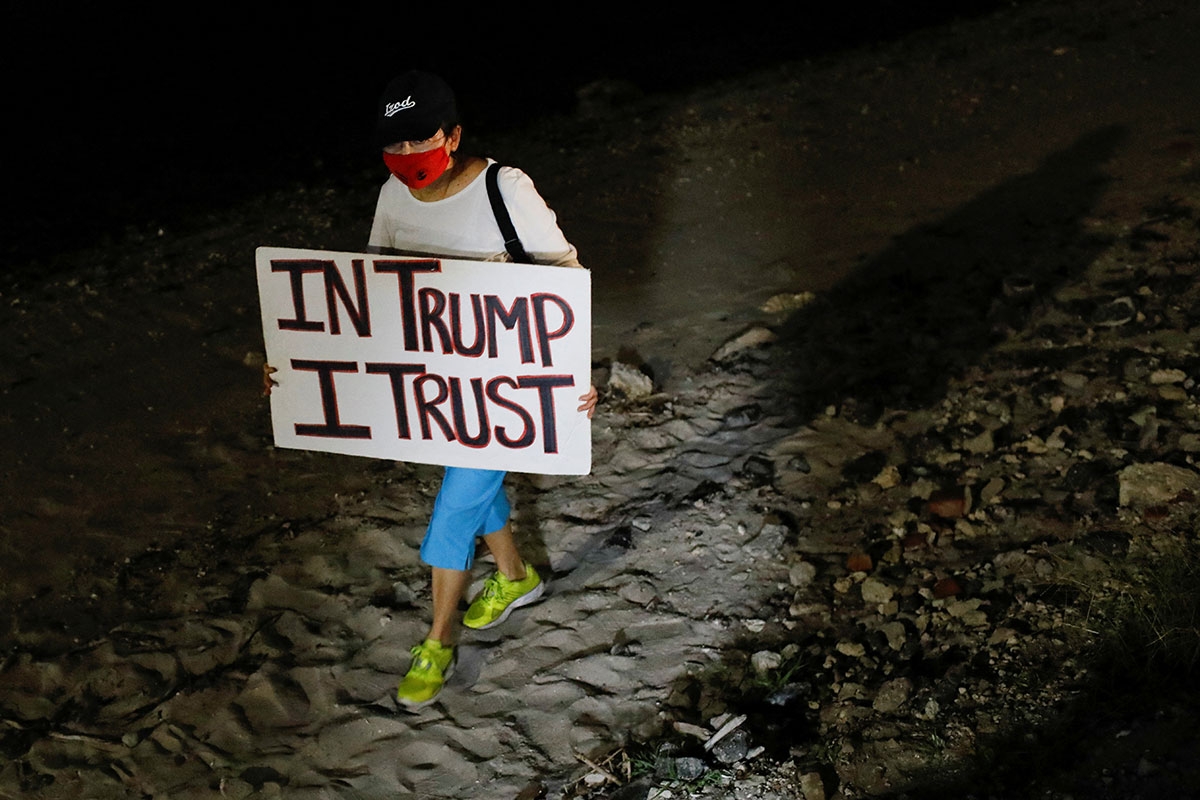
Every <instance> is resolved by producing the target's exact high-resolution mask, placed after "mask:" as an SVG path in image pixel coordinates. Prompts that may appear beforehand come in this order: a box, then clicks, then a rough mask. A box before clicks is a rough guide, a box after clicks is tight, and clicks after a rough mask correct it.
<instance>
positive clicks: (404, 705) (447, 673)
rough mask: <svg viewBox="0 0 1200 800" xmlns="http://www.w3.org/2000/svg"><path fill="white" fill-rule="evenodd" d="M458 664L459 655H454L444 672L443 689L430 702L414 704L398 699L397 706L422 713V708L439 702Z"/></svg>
mask: <svg viewBox="0 0 1200 800" xmlns="http://www.w3.org/2000/svg"><path fill="white" fill-rule="evenodd" d="M457 664H458V653H455V654H454V658H453V659H452V660H451V661H450V663H449V664H447V665H446V669H445V671H443V672H442V688H441V689H438V690H437V694H435V695H434V696H433V697H431V698H429V699H428V700H422V701H420V702H419V703H414V702H411V701H409V700H401V699H400V698H399V697H397V698H396V704H397V705H399V706H400V707H401V708H403V709H404V710H406V711H420V710H421V709H422V708H427V707H428V706H431V705H433V704H434V703H436V702H437V701H438V698H440V697H441V696H442V692H443V691H445V689H446V681H448V680H450V676H451V675H453V674H454V667H455V665H457Z"/></svg>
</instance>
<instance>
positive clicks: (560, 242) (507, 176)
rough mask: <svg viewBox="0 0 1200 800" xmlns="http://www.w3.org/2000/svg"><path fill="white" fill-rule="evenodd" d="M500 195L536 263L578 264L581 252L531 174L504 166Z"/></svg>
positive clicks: (522, 241) (500, 177) (572, 265)
mask: <svg viewBox="0 0 1200 800" xmlns="http://www.w3.org/2000/svg"><path fill="white" fill-rule="evenodd" d="M499 179H500V180H499V184H500V196H501V197H503V198H504V205H505V206H506V207H507V208H508V214H509V216H511V217H512V221H513V226H514V227H515V228H516V229H517V237H518V238H519V239H520V240H521V246H522V247H524V248H525V252H526V253H528V254H529V257H530V259H531V260H532V261H533V262H534V263H535V264H549V265H552V266H557V267H578V266H581V265H580V263H579V253H578V251H576V249H575V247H574V246H573V245H572V244H571V243H570V242H568V241H567V237H566V236H564V235H563V232H562V230H560V229H559V227H558V217H557V216H556V215H555V213H554V212H553V211H551V210H550V207H549V206H547V205H546V201H545V200H543V199H542V196H541V195H540V194H538V191H537V189H536V188H534V185H533V181H532V180H531V179H530V177H529V176H528V175H526V174H525V173H524V172H522V171H521V170H519V169H516V168H514V167H502V168H501V169H500V175H499Z"/></svg>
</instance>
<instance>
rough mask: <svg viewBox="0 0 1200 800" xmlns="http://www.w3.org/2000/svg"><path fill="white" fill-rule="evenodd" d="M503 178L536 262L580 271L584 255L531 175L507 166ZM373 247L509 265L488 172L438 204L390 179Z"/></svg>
mask: <svg viewBox="0 0 1200 800" xmlns="http://www.w3.org/2000/svg"><path fill="white" fill-rule="evenodd" d="M492 163H493V162H492V160H491V159H488V164H489V165H490V164H492ZM497 177H498V178H499V185H500V196H501V197H503V198H504V205H505V206H506V207H507V208H508V213H509V216H511V217H512V221H513V226H514V227H515V228H516V229H517V237H518V238H519V239H520V240H521V245H522V247H524V248H525V252H526V253H528V254H529V257H530V258H531V259H532V260H533V262H534V263H536V264H549V265H555V266H564V267H577V266H579V259H578V253H577V252H576V250H575V248H574V247H573V246H572V245H571V243H570V242H568V241H567V239H566V237H565V236H563V233H562V231H561V230H559V227H558V219H557V217H556V216H555V214H554V212H553V211H551V210H550V208H549V206H547V205H546V201H545V200H543V199H542V196H541V195H540V194H538V192H537V189H535V188H534V186H533V181H532V180H530V179H529V176H528V175H526V174H525V173H524V172H522V171H521V170H519V169H516V168H515V167H501V168H500V174H499V175H498V176H497ZM369 244H370V246H371V247H372V248H388V249H391V250H398V251H400V252H403V253H407V254H412V255H426V256H441V257H443V258H462V259H467V260H471V261H508V260H509V256H508V253H507V251H506V250H505V249H504V236H503V234H501V233H500V227H499V225H497V223H496V216H495V214H493V213H492V206H491V203H490V202H489V201H488V195H487V183H486V170H484V171H483V172H480V173H479V175H477V176H476V177H475V179H474V180H472V181H471V183H470V184H468V185H467V186H466V187H465V188H464V189H462V190H461V191H459V192H458V193H456V194H453V195H451V196H450V197H447V198H444V199H442V200H434V201H432V202H424V201H421V200H418V199H417V198H415V197H413V196H412V193H411V192H409V190H408V187H407V186H405V185H404V184H403V183H401V182H400V180H399V179H398V178H396V177H395V176H390V177H389V178H388V180H387V182H386V183H384V184H383V187H382V188H381V189H380V190H379V201H378V203H377V204H376V206H375V221H374V222H373V223H372V225H371V238H370V240H369Z"/></svg>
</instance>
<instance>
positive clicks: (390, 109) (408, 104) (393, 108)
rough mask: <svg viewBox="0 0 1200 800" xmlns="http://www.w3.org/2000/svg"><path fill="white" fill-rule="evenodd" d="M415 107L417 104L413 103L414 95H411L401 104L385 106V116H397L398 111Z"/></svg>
mask: <svg viewBox="0 0 1200 800" xmlns="http://www.w3.org/2000/svg"><path fill="white" fill-rule="evenodd" d="M415 105H416V103H414V102H413V99H412V95H411V94H410V95H409V96H408V97H406V98H404V99H403V100H401V101H400V102H399V103H388V104H387V105H385V106H384V107H383V115H384V116H385V117H390V116H392V115H393V114H395V113H396V112H397V111H403V110H404V109H406V108H412V107H413V106H415Z"/></svg>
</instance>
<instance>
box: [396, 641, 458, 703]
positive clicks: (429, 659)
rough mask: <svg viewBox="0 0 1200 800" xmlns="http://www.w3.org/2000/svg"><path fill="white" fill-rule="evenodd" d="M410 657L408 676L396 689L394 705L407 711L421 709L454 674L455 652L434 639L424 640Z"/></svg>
mask: <svg viewBox="0 0 1200 800" xmlns="http://www.w3.org/2000/svg"><path fill="white" fill-rule="evenodd" d="M412 656H413V658H412V665H411V666H410V667H409V668H408V674H407V675H405V676H404V680H402V681H400V686H399V687H397V689H396V701H397V702H398V703H400V705H402V706H405V707H407V708H412V709H417V708H424V707H425V706H427V705H429V704H430V703H432V702H433V701H434V699H435V698H436V697H437V696H438V692H440V691H441V690H442V685H443V684H444V683H445V682H446V679H447V678H449V677H450V676H451V675H452V674H454V648H453V647H446V646H444V645H443V644H442V643H441V642H439V641H438V640H437V639H426V640H425V641H423V642H421V643H420V644H419V645H417V646H416V647H414V648H413V649H412Z"/></svg>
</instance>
